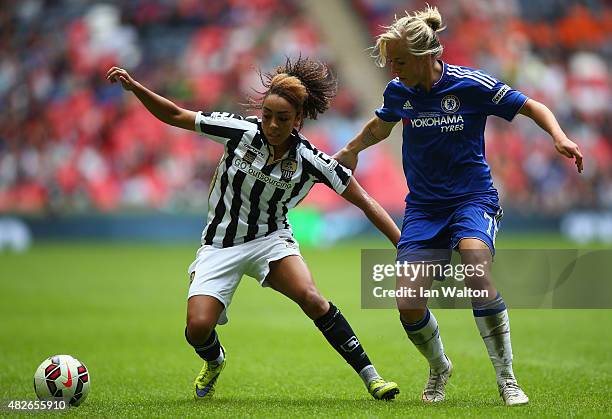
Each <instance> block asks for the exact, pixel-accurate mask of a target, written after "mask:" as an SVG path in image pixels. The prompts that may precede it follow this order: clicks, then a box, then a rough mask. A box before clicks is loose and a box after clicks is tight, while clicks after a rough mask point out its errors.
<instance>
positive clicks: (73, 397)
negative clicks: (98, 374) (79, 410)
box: [34, 355, 91, 406]
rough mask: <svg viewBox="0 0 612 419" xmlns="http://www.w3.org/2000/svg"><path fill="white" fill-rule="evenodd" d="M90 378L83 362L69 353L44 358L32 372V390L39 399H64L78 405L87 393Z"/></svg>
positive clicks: (68, 402)
mask: <svg viewBox="0 0 612 419" xmlns="http://www.w3.org/2000/svg"><path fill="white" fill-rule="evenodd" d="M90 384H91V379H90V377H89V371H88V370H87V367H86V366H85V364H83V363H82V362H81V361H79V360H78V359H76V358H73V357H71V356H70V355H54V356H51V357H49V358H47V359H45V360H44V361H43V362H42V364H40V366H39V367H38V369H37V370H36V372H35V373H34V391H36V396H38V399H39V400H45V401H49V400H50V401H64V402H66V405H70V406H78V405H80V404H81V403H83V400H85V398H86V397H87V393H89V386H90Z"/></svg>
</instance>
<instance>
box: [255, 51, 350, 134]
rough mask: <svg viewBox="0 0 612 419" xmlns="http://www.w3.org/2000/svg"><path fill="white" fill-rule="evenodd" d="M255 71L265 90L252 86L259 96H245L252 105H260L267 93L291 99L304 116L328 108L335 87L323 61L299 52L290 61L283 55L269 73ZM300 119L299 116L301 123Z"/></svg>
mask: <svg viewBox="0 0 612 419" xmlns="http://www.w3.org/2000/svg"><path fill="white" fill-rule="evenodd" d="M258 73H259V77H260V79H261V83H262V85H263V86H264V88H265V89H266V90H265V91H263V92H260V91H257V90H256V92H257V93H258V94H259V95H261V96H260V97H259V98H252V97H250V98H249V105H250V107H252V108H254V109H261V108H262V107H263V101H264V99H265V98H266V97H267V96H269V95H278V96H280V97H282V98H283V99H285V100H287V101H288V102H289V103H291V105H293V107H294V108H295V110H296V112H297V113H298V114H299V113H301V114H302V116H303V117H304V118H310V119H317V115H318V114H321V113H323V112H325V111H326V110H327V109H329V105H330V103H331V100H332V99H333V98H334V96H336V92H337V90H338V82H337V80H336V77H335V76H334V74H333V73H332V72H331V70H330V69H329V67H328V66H327V64H324V63H322V62H318V61H313V60H310V59H308V58H302V57H301V56H300V57H298V59H297V60H296V61H294V62H292V61H291V59H290V58H289V57H287V59H286V61H285V64H284V65H281V66H278V67H276V68H275V69H274V70H273V71H272V72H270V73H262V72H261V71H258ZM303 121H304V119H303V118H302V124H303Z"/></svg>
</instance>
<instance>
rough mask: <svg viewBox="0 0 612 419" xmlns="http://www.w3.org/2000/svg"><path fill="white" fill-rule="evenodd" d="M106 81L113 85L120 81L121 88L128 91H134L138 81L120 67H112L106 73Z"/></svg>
mask: <svg viewBox="0 0 612 419" xmlns="http://www.w3.org/2000/svg"><path fill="white" fill-rule="evenodd" d="M106 79H107V80H109V81H110V82H111V83H115V82H117V81H120V82H121V86H122V87H123V88H124V89H125V90H127V91H130V90H133V89H134V86H135V84H136V80H134V79H133V78H132V76H130V74H129V73H128V72H127V71H125V70H124V69H122V68H119V67H111V68H110V70H108V72H107V73H106Z"/></svg>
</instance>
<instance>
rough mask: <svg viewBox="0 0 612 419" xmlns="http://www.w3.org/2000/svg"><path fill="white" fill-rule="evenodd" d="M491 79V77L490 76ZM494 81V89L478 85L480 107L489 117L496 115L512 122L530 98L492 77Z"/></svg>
mask: <svg viewBox="0 0 612 419" xmlns="http://www.w3.org/2000/svg"><path fill="white" fill-rule="evenodd" d="M489 77H490V76H489ZM490 78H491V79H492V80H493V81H494V85H493V87H489V86H485V85H483V84H477V86H478V87H477V88H478V89H479V90H480V94H479V95H478V97H479V99H480V101H479V102H480V103H478V104H477V105H478V106H482V107H483V108H484V112H485V113H486V114H487V115H495V116H499V117H500V118H504V119H505V120H507V121H512V119H513V118H514V117H515V116H516V114H517V113H518V111H519V110H520V109H521V107H522V106H523V105H524V104H525V102H527V99H528V97H527V96H525V95H524V94H523V93H521V92H519V91H518V90H514V89H513V88H511V87H510V86H508V85H507V84H505V83H503V82H501V81H499V80H496V79H494V78H493V77H490Z"/></svg>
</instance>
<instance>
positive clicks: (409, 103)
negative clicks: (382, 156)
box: [375, 62, 527, 207]
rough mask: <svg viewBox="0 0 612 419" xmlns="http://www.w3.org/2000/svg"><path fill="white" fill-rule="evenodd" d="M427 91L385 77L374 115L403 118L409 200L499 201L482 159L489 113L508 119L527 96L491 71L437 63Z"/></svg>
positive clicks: (437, 203)
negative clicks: (380, 102) (433, 80)
mask: <svg viewBox="0 0 612 419" xmlns="http://www.w3.org/2000/svg"><path fill="white" fill-rule="evenodd" d="M441 64H442V66H443V70H442V76H441V77H440V79H439V80H438V81H437V82H436V83H435V84H434V85H433V86H432V89H431V91H430V92H426V91H425V90H422V89H420V88H419V87H415V88H409V87H406V86H404V85H403V84H402V83H401V82H400V81H399V79H397V78H396V79H394V80H391V81H390V82H389V84H388V85H387V88H386V90H385V93H384V102H383V106H382V107H381V108H379V109H377V110H376V111H375V113H376V115H377V116H378V117H379V118H380V119H382V120H384V121H387V122H398V121H400V120H401V121H402V122H403V125H404V128H403V134H402V135H403V145H402V157H403V167H404V174H405V175H406V181H407V182H408V188H409V190H410V192H409V193H408V195H407V197H406V202H407V204H408V205H420V206H441V207H447V206H453V205H455V204H461V203H462V202H465V201H468V200H470V199H474V198H477V197H482V198H485V199H487V200H490V201H492V203H495V204H497V200H498V197H497V190H496V189H495V188H494V187H493V180H492V178H491V170H490V169H489V165H488V164H487V161H486V159H485V143H484V130H485V124H486V121H487V116H489V115H496V116H499V117H502V118H504V119H506V120H508V121H510V120H512V119H513V118H514V116H515V115H516V114H517V113H518V111H519V110H520V108H521V107H522V106H523V104H524V103H525V102H526V101H527V97H526V96H525V95H524V94H522V93H521V92H518V91H516V90H514V89H512V88H511V87H509V86H507V85H506V84H504V83H502V82H500V81H499V80H497V79H495V78H493V77H491V76H490V75H489V74H487V73H485V72H483V71H480V70H475V69H472V68H468V67H461V66H455V65H449V64H447V63H444V62H441Z"/></svg>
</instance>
